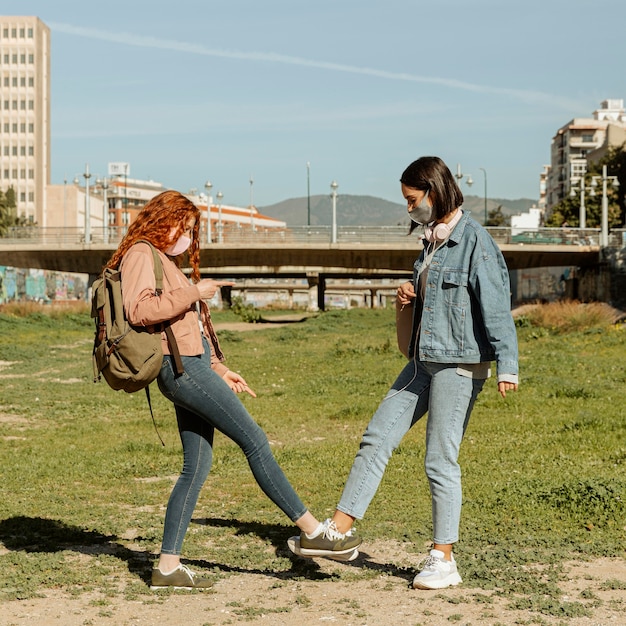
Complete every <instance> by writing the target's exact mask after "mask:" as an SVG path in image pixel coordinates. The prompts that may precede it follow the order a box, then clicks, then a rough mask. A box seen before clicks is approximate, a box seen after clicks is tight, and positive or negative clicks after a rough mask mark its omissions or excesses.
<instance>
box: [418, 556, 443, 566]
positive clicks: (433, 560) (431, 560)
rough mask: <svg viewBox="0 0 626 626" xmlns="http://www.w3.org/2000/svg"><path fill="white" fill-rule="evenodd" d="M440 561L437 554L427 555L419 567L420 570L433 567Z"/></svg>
mask: <svg viewBox="0 0 626 626" xmlns="http://www.w3.org/2000/svg"><path fill="white" fill-rule="evenodd" d="M439 561H440V559H438V558H437V557H435V556H432V555H430V556H427V557H426V559H424V560H423V561H422V562H421V563H420V564H419V565H418V566H417V567H418V569H420V570H425V569H432V568H433V567H434V566H435V565H437V563H438V562H439Z"/></svg>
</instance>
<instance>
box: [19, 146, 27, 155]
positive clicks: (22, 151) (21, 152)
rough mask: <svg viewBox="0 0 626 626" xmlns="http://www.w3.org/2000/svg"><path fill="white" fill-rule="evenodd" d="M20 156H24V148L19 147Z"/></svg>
mask: <svg viewBox="0 0 626 626" xmlns="http://www.w3.org/2000/svg"><path fill="white" fill-rule="evenodd" d="M20 156H26V146H20Z"/></svg>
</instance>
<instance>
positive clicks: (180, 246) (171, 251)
mask: <svg viewBox="0 0 626 626" xmlns="http://www.w3.org/2000/svg"><path fill="white" fill-rule="evenodd" d="M190 245H191V239H189V237H185V235H181V236H180V237H179V238H178V241H176V242H175V243H173V244H172V245H171V246H170V247H169V248H165V254H167V255H168V256H178V255H179V254H182V253H183V252H184V251H185V250H187V248H188V247H189V246H190Z"/></svg>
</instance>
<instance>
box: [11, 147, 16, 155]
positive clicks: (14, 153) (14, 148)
mask: <svg viewBox="0 0 626 626" xmlns="http://www.w3.org/2000/svg"><path fill="white" fill-rule="evenodd" d="M12 153H13V156H17V146H13V150H12Z"/></svg>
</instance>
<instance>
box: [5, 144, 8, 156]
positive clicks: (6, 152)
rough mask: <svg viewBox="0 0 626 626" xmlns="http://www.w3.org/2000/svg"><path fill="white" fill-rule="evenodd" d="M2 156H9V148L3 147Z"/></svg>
mask: <svg viewBox="0 0 626 626" xmlns="http://www.w3.org/2000/svg"><path fill="white" fill-rule="evenodd" d="M4 156H9V146H4Z"/></svg>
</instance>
